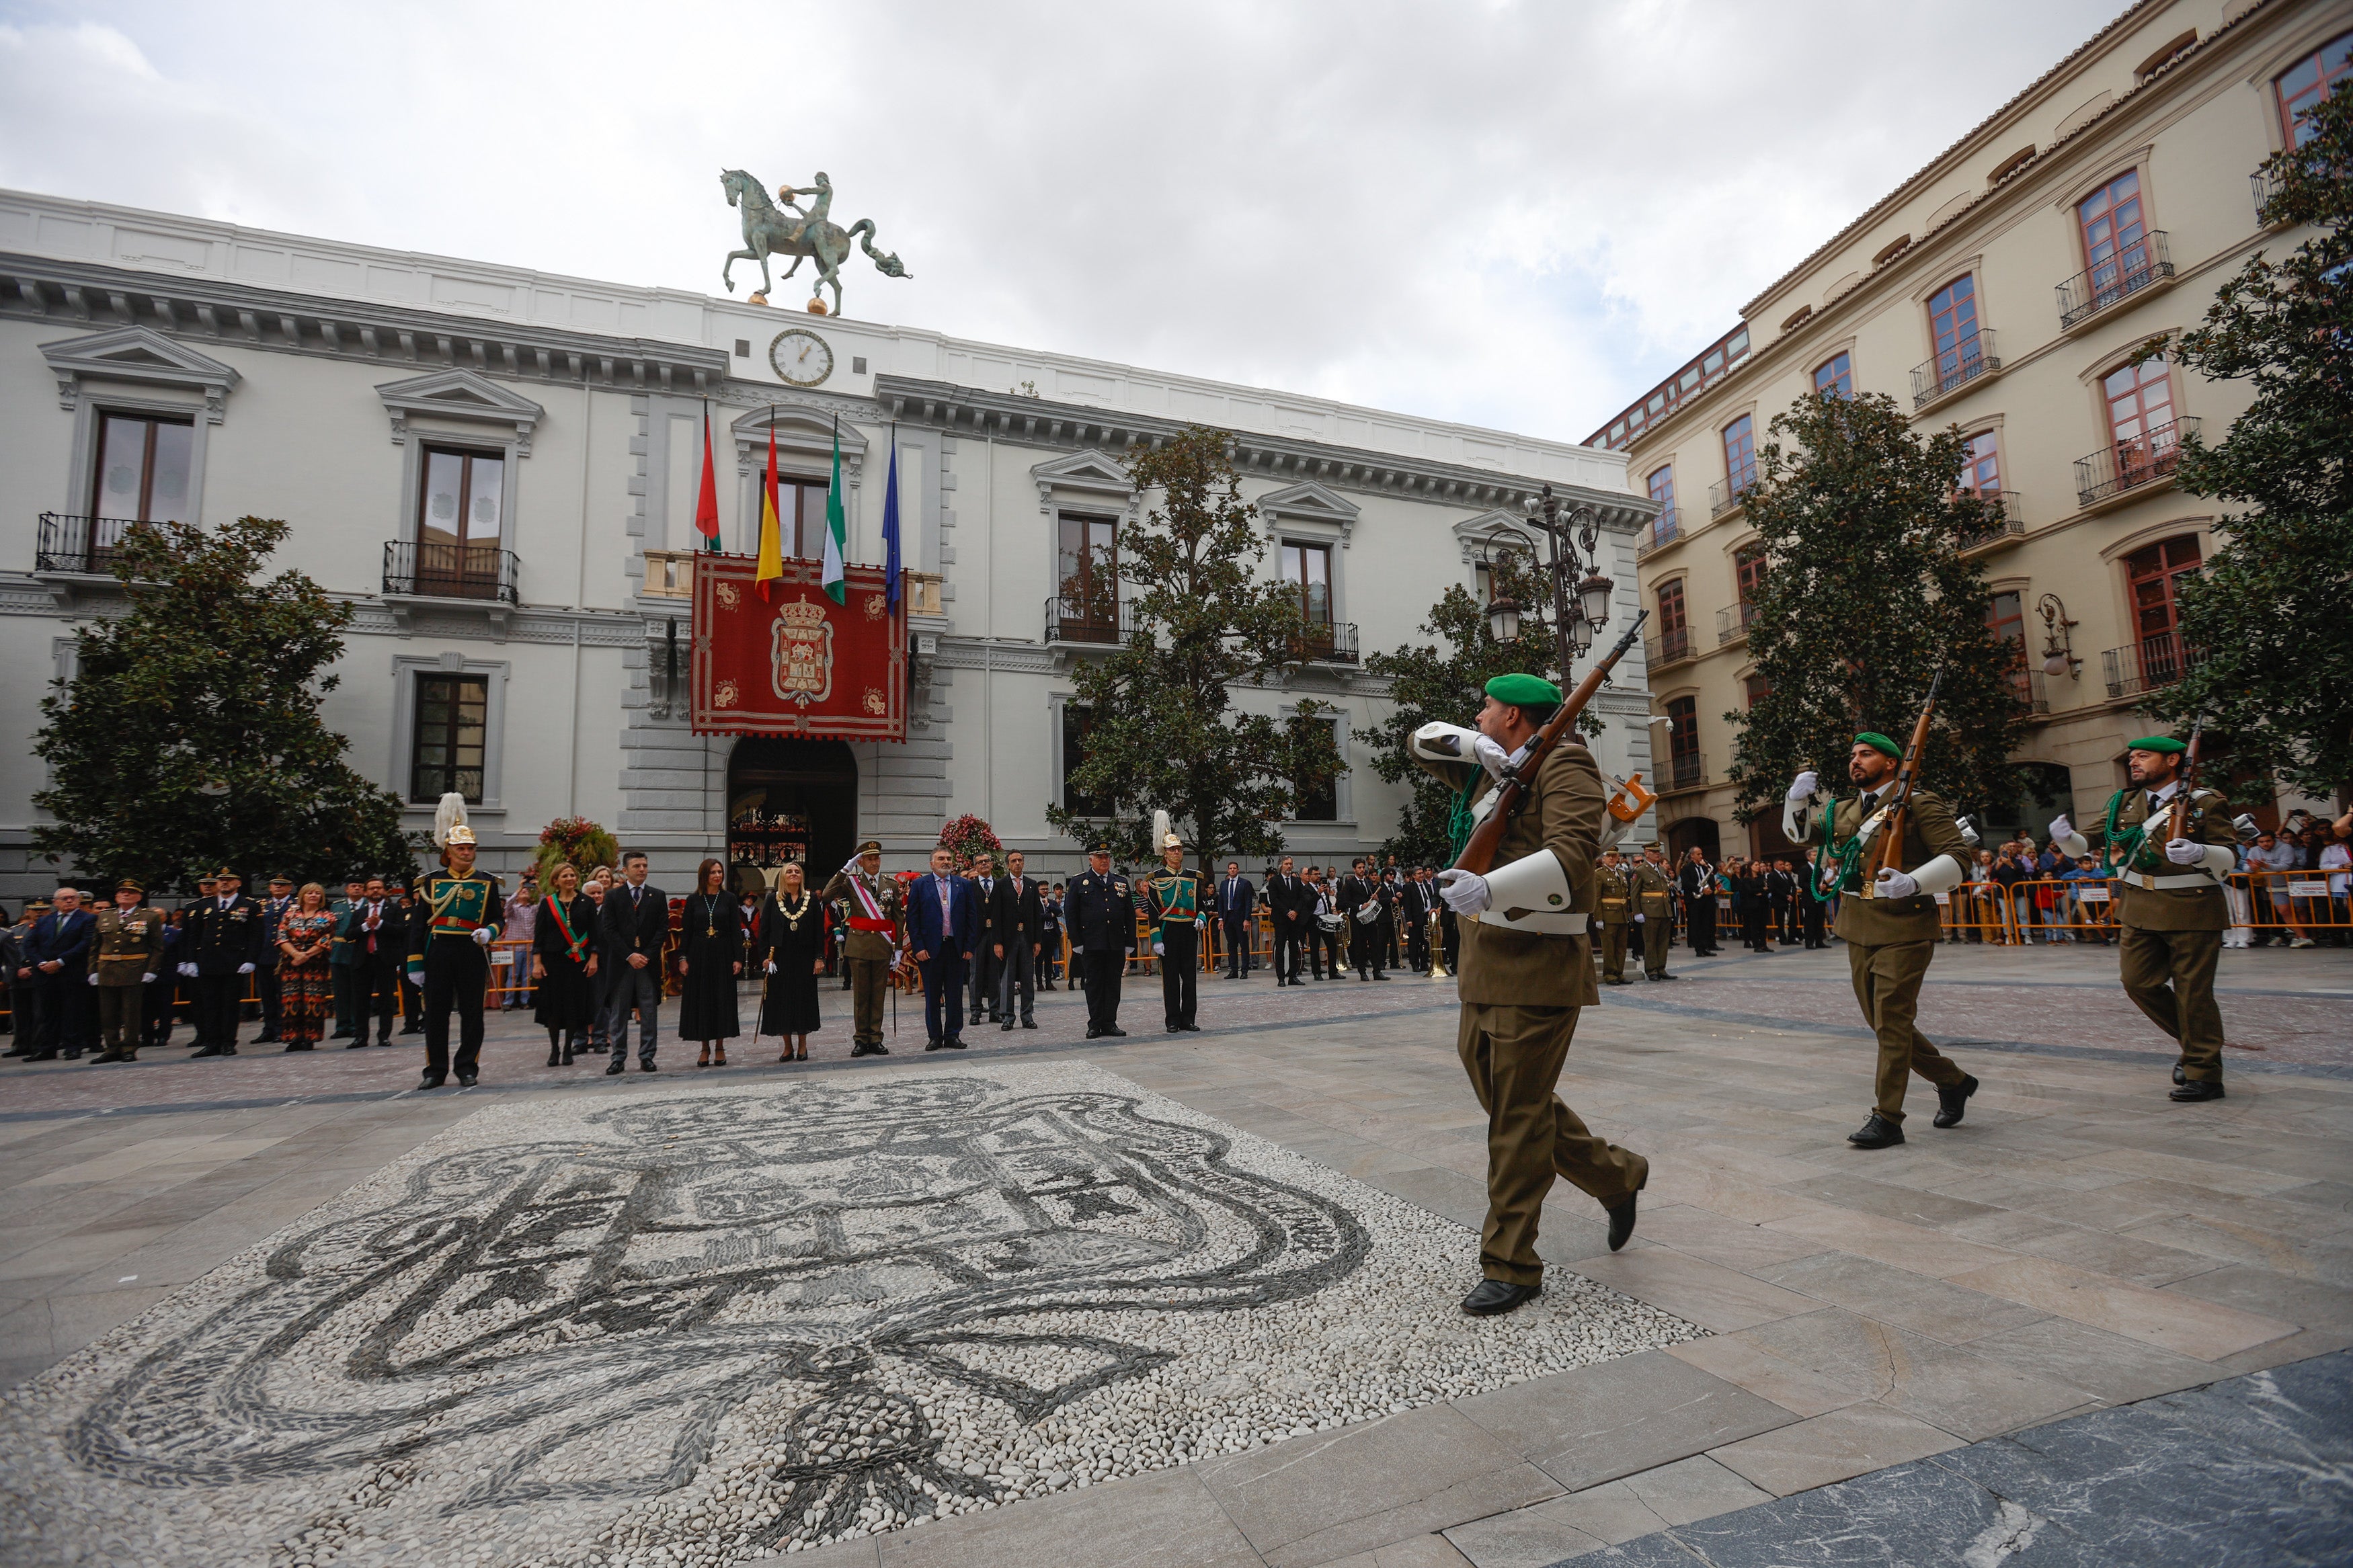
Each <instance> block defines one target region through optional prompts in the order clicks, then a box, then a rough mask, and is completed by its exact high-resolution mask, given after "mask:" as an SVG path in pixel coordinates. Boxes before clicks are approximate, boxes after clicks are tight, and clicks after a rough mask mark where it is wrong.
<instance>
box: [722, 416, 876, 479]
mask: <svg viewBox="0 0 2353 1568" xmlns="http://www.w3.org/2000/svg"><path fill="white" fill-rule="evenodd" d="M771 428H774V429H775V431H776V456H777V458H779V459H780V460H784V461H789V462H790V463H791V465H792V468H793V471H794V472H795V473H797V474H807V473H811V472H818V471H821V470H825V469H827V468H828V466H829V465H830V464H831V463H832V461H833V438H834V430H835V425H834V418H833V416H832V415H830V414H820V413H818V411H817V410H816V409H813V408H801V407H797V406H795V405H792V404H789V403H779V404H776V405H765V404H764V405H761V406H760V407H758V408H754V409H753V410H752V411H751V412H750V413H748V414H742V415H738V416H736V417H735V419H734V421H733V423H732V424H731V425H729V426H728V427H727V429H728V434H730V435H731V436H733V437H734V439H735V471H736V472H737V473H738V474H753V473H758V472H761V471H763V470H765V468H766V467H767V462H768V432H769V430H770V429H771ZM839 428H840V431H841V479H842V483H844V484H845V485H855V484H856V483H857V482H858V480H859V477H860V474H861V473H862V471H863V470H864V468H865V466H866V437H863V436H861V435H860V434H859V433H858V430H857V428H856V426H851V425H849V424H846V423H845V424H843V425H842V426H840V427H839Z"/></svg>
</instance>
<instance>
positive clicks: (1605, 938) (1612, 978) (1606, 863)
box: [1594, 850, 1637, 985]
mask: <svg viewBox="0 0 2353 1568" xmlns="http://www.w3.org/2000/svg"><path fill="white" fill-rule="evenodd" d="M1615 853H1616V851H1614V850H1613V851H1611V854H1613V855H1614V854H1615ZM1594 896H1595V900H1596V903H1595V909H1594V918H1595V920H1596V921H1598V922H1599V925H1600V927H1601V983H1602V984H1604V985H1623V984H1626V935H1627V933H1628V932H1629V931H1634V930H1636V929H1637V928H1636V926H1635V924H1634V895H1633V890H1632V888H1631V887H1630V884H1629V882H1628V880H1627V876H1626V868H1625V866H1624V865H1623V864H1621V863H1620V862H1619V861H1617V860H1614V859H1609V858H1604V859H1603V861H1602V863H1601V868H1600V869H1599V871H1597V872H1596V873H1595V874H1594Z"/></svg>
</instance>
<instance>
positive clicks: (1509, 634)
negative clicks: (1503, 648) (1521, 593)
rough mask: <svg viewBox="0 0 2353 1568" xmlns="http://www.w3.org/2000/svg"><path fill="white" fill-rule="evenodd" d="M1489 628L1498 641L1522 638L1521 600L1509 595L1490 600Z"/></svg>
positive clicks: (1515, 640)
mask: <svg viewBox="0 0 2353 1568" xmlns="http://www.w3.org/2000/svg"><path fill="white" fill-rule="evenodd" d="M1487 630H1488V632H1489V633H1490V634H1491V635H1493V637H1494V639H1495V640H1496V641H1497V642H1517V641H1519V639H1520V602H1519V601H1518V600H1517V599H1514V598H1512V597H1510V596H1509V595H1505V596H1504V597H1503V598H1501V599H1493V600H1490V601H1488V605H1487Z"/></svg>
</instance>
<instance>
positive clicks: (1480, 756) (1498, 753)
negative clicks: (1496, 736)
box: [1471, 735, 1512, 779]
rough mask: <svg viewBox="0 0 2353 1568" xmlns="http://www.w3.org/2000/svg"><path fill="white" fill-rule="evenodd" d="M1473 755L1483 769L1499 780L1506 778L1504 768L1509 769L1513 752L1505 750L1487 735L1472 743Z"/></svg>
mask: <svg viewBox="0 0 2353 1568" xmlns="http://www.w3.org/2000/svg"><path fill="white" fill-rule="evenodd" d="M1471 755H1472V757H1473V758H1475V759H1476V760H1477V761H1478V763H1479V765H1480V766H1481V767H1482V768H1484V769H1486V770H1487V772H1488V773H1491V774H1493V776H1494V777H1496V778H1499V779H1500V778H1502V777H1503V776H1504V768H1506V767H1508V766H1509V765H1510V764H1511V761H1512V753H1511V752H1507V751H1505V750H1504V748H1503V747H1502V746H1501V745H1499V744H1498V743H1497V742H1494V741H1492V740H1490V739H1488V738H1487V737H1486V736H1485V735H1481V736H1480V737H1478V738H1477V739H1476V740H1474V741H1472V742H1471Z"/></svg>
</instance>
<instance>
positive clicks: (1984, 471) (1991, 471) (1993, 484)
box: [1960, 430, 2001, 497]
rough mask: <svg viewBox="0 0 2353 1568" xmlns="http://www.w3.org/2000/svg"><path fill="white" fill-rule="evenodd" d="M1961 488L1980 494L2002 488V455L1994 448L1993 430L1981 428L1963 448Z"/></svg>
mask: <svg viewBox="0 0 2353 1568" xmlns="http://www.w3.org/2000/svg"><path fill="white" fill-rule="evenodd" d="M1961 453H1962V456H1961V485H1960V488H1961V489H1965V490H1968V491H1969V492H1971V493H1972V494H1975V495H1980V496H1988V497H1990V496H1994V495H1997V494H1999V493H2000V490H2001V457H2000V453H1999V452H1997V451H1996V450H1995V448H1994V439H1993V432H1992V431H1990V430H1980V431H1978V433H1977V434H1976V435H1974V436H1972V437H1969V440H1968V446H1966V447H1962V448H1961Z"/></svg>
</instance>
